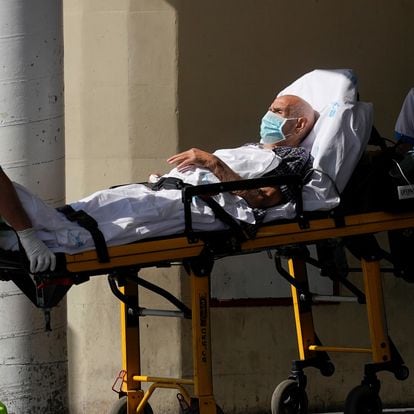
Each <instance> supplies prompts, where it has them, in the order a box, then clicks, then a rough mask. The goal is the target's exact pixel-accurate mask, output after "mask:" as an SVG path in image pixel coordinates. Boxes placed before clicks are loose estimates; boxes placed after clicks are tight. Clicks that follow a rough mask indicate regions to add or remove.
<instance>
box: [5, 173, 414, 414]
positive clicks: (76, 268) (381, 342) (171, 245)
mask: <svg viewBox="0 0 414 414" xmlns="http://www.w3.org/2000/svg"><path fill="white" fill-rule="evenodd" d="M290 179H292V181H295V179H294V178H293V177H291V178H290ZM279 180H283V181H284V180H286V178H284V177H283V178H279ZM263 185H269V179H268V178H266V179H256V180H250V181H249V182H248V183H246V182H244V181H240V182H231V183H224V184H220V185H219V186H217V185H214V184H213V185H207V186H200V187H190V188H187V189H184V190H183V198H184V201H185V200H187V201H188V200H191V198H192V197H193V196H195V195H196V194H200V193H202V192H207V193H211V192H212V191H217V190H218V189H220V190H221V191H230V190H234V189H237V188H246V186H247V187H255V186H263ZM218 187H220V188H218ZM334 213H335V214H333V212H329V213H322V214H321V213H319V214H316V215H315V214H311V215H309V214H307V213H306V212H304V211H302V210H301V208H300V203H298V204H297V217H296V218H295V219H294V220H286V221H285V222H277V223H274V224H267V225H264V226H261V227H260V228H259V229H258V230H257V233H256V234H255V236H254V237H253V238H248V237H246V236H243V235H242V234H240V233H236V232H234V230H232V229H228V230H223V231H219V232H213V233H211V232H209V233H200V232H195V231H193V229H192V226H191V218H190V217H189V218H188V221H187V226H186V232H185V233H184V234H182V235H176V236H170V237H166V238H160V239H150V240H144V241H139V242H137V243H131V244H127V245H124V246H115V247H110V248H109V249H108V253H109V257H110V261H109V262H101V261H100V259H99V256H98V254H97V252H96V251H95V250H93V251H87V252H83V253H79V254H74V255H64V254H58V268H57V270H56V271H55V272H54V273H53V274H47V273H46V274H42V275H37V276H36V277H35V282H34V283H33V281H32V279H31V278H30V276H29V275H28V273H27V271H26V270H25V268H24V266H23V265H22V262H21V261H20V259H19V258H18V257H17V255H18V253H16V254H15V257H13V255H12V254H10V252H8V253H7V254H5V252H3V253H2V256H1V258H0V263H1V266H0V275H1V278H2V279H3V280H13V281H14V283H16V284H17V285H18V286H19V287H20V288H21V289H22V290H23V292H25V293H26V295H27V296H28V297H29V298H30V299H31V300H32V301H33V302H34V303H35V304H36V305H37V306H39V307H42V308H45V309H49V308H50V307H52V306H54V305H56V304H57V303H58V302H59V300H60V299H61V298H62V297H63V296H64V295H65V294H66V292H67V290H68V289H69V288H70V286H71V285H73V284H79V283H83V282H86V281H87V280H89V278H90V277H92V276H94V275H101V274H108V275H109V276H108V279H109V284H110V287H111V289H112V291H113V292H114V294H115V295H116V296H117V297H118V298H119V299H120V300H121V303H122V305H121V312H122V315H123V318H122V320H123V323H122V350H123V369H122V371H121V374H120V376H119V382H120V395H121V396H122V397H123V398H121V399H120V401H119V404H117V405H116V406H115V407H114V408H113V411H112V412H113V413H115V412H116V413H128V414H132V413H147V414H148V413H151V412H152V410H151V408H150V405H149V403H148V400H149V398H150V397H151V395H152V393H153V392H154V390H155V389H157V388H174V389H177V390H178V391H179V394H178V395H179V402H180V404H181V407H182V412H183V413H200V414H215V413H220V412H221V410H220V409H219V408H218V407H216V401H215V399H214V394H213V387H212V368H211V342H210V305H209V300H210V291H209V280H210V274H211V271H212V268H213V265H214V261H215V260H217V259H219V258H221V257H223V256H229V255H245V254H250V253H253V252H257V251H262V250H273V249H276V251H277V250H278V249H279V248H280V251H279V254H278V255H277V258H278V260H277V261H276V262H277V269H278V272H279V274H281V275H282V276H283V277H285V278H286V279H287V280H288V281H289V282H290V283H291V291H292V298H293V309H294V314H295V321H296V330H297V340H298V350H299V358H298V360H295V361H293V366H292V371H291V373H290V375H289V378H288V379H287V380H286V381H283V382H282V383H281V384H279V385H278V387H277V388H276V390H275V392H274V394H273V398H272V414H276V413H286V412H287V413H306V412H307V395H306V390H305V388H306V375H305V373H304V370H305V368H307V367H316V368H318V369H319V370H320V372H321V373H322V374H323V375H326V376H330V375H332V374H333V372H334V367H333V364H332V362H331V361H330V359H329V356H328V352H359V353H368V354H370V355H371V358H372V363H370V364H367V365H366V366H365V375H364V378H363V380H362V383H361V385H360V386H358V387H356V388H355V389H354V390H352V391H351V392H350V394H349V395H348V399H347V402H346V406H345V412H347V413H355V412H381V401H380V397H379V389H380V384H379V381H378V379H377V377H376V374H377V373H378V372H379V371H383V370H387V371H390V372H393V373H394V375H395V377H396V378H397V379H400V380H403V379H405V378H407V376H408V369H407V367H406V366H405V365H404V363H403V360H402V358H401V356H400V355H399V353H398V351H397V349H396V347H395V346H394V344H393V343H392V341H391V339H390V338H389V335H388V331H387V326H386V322H385V310H384V305H383V292H382V285H381V274H380V273H381V268H380V261H381V260H382V259H383V258H384V252H383V251H382V250H381V249H379V248H378V246H377V245H376V244H375V243H372V235H373V234H375V233H378V232H384V231H388V232H390V233H391V234H392V233H393V232H394V233H395V232H399V231H401V230H404V229H410V228H414V209H413V210H411V209H408V211H402V212H401V211H398V212H384V211H370V212H364V213H362V214H349V215H348V214H346V215H343V214H342V213H341V212H338V211H337V210H336V211H334ZM332 238H335V239H338V238H339V239H342V240H346V241H347V244H348V245H349V246H350V247H351V249H352V250H353V252H354V253H355V254H356V255H359V257H360V261H361V268H362V273H363V281H364V292H360V291H359V290H358V289H357V288H356V287H355V286H353V285H352V284H351V283H350V282H349V281H348V280H347V279H346V278H344V277H343V276H342V277H341V276H339V275H335V274H330V276H331V277H332V278H333V279H334V280H337V281H339V282H341V283H343V284H344V286H345V287H347V288H348V289H350V290H351V291H352V293H354V295H355V298H356V301H358V302H359V303H363V304H366V312H367V316H368V323H369V331H370V338H371V346H370V347H369V348H351V347H349V348H347V347H335V346H330V345H323V344H322V343H321V342H320V340H319V338H318V336H317V334H316V332H315V329H314V324H313V316H312V304H313V303H314V297H313V295H312V293H311V292H310V291H309V285H308V279H307V270H306V263H312V259H311V258H310V257H309V255H308V253H307V250H306V245H308V244H311V243H312V244H314V243H316V244H317V243H318V242H319V241H323V240H327V239H332ZM408 241H409V242H411V243H412V239H409V240H408ZM353 242H355V244H354V245H353ZM406 243H407V240H405V241H404V245H406ZM361 246H363V247H361ZM411 246H412V244H411ZM281 256H284V257H287V258H288V263H289V270H288V271H286V270H284V269H283V268H282V266H281V265H280V260H279V259H280V257H281ZM241 260H242V259H241ZM391 260H392V259H391ZM177 263H180V264H183V265H184V267H185V269H186V271H187V272H188V274H189V277H190V279H191V309H189V308H187V306H185V305H184V304H183V303H181V302H180V301H179V300H178V299H176V298H174V297H173V296H172V295H171V294H169V293H168V292H165V291H163V290H162V289H160V288H158V287H157V286H154V285H152V284H151V283H149V282H146V281H144V280H142V279H140V278H139V276H138V272H139V270H141V269H143V268H147V267H165V266H170V265H173V264H177ZM312 264H315V262H313V263H312ZM396 264H397V267H398V265H399V269H400V272H402V273H404V270H406V269H405V268H404V264H401V263H399V264H398V263H396ZM317 265H320V266H321V267H323V263H319V264H318V263H317ZM408 266H409V264H408ZM409 270H410V271H411V269H409ZM333 273H335V272H333ZM404 276H405V277H407V278H408V277H410V275H407V274H406V273H404ZM138 286H142V287H144V288H146V289H150V290H152V291H153V292H155V293H157V294H160V295H162V296H164V297H165V298H166V299H168V300H169V301H170V302H171V303H172V304H174V305H175V306H176V307H177V311H160V310H149V309H143V308H140V307H139V304H138ZM50 289H52V290H50ZM48 290H49V291H48ZM336 300H338V301H339V300H340V299H339V298H336ZM143 315H165V316H182V317H185V318H191V321H192V334H193V359H194V376H193V379H191V380H190V379H178V378H162V377H152V376H146V375H143V374H142V373H141V371H140V353H139V316H143ZM142 382H149V383H151V386H150V387H149V389H148V390H147V391H146V392H145V393H144V392H143V391H142V388H141V383H142ZM188 386H192V387H194V395H192V396H190V394H189V393H188V391H187V389H186V387H188ZM361 407H362V408H361ZM367 407H368V408H367ZM361 409H362V410H368V409H369V410H371V411H361Z"/></svg>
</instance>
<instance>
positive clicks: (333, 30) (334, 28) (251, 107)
mask: <svg viewBox="0 0 414 414" xmlns="http://www.w3.org/2000/svg"><path fill="white" fill-rule="evenodd" d="M168 3H170V4H171V5H172V6H173V7H174V8H175V9H176V10H177V15H178V45H179V57H178V59H179V62H178V71H179V77H178V97H179V136H180V143H179V145H180V149H182V150H184V149H187V148H189V147H191V146H199V147H201V148H204V149H206V150H213V149H216V148H223V147H230V146H236V145H239V144H242V143H245V142H252V141H255V140H256V139H257V137H258V123H259V120H260V118H261V117H262V115H263V114H264V113H265V112H266V110H267V106H268V105H269V103H270V102H271V101H272V99H273V97H274V96H275V95H276V93H277V92H278V91H279V90H280V89H282V88H284V87H285V86H286V85H287V84H289V83H290V82H292V81H294V80H295V79H297V78H298V77H299V76H300V75H302V74H304V73H306V72H308V71H310V70H313V69H316V68H352V69H354V70H355V72H356V73H357V74H358V76H359V79H360V92H361V97H362V98H363V100H365V101H372V102H374V103H375V104H376V109H377V112H378V113H379V114H380V116H379V118H378V119H379V122H376V124H377V126H378V128H379V129H380V130H381V131H382V130H384V131H386V133H388V130H389V131H392V128H393V123H394V122H395V118H396V115H397V114H398V108H399V107H400V105H401V101H402V98H403V96H405V95H404V94H405V93H406V91H407V90H408V88H409V87H410V86H412V85H411V83H412V78H411V73H412V69H414V61H413V57H412V53H411V52H410V45H409V42H408V40H407V41H405V42H404V41H402V40H403V39H412V38H413V37H414V33H413V32H414V29H413V28H411V26H410V22H409V19H408V16H410V15H412V13H414V4H412V3H410V2H407V1H406V0H397V1H395V2H387V1H385V0H382V1H379V2H378V1H376V0H369V1H366V2H364V4H361V2H359V1H357V0H354V1H349V2H327V1H323V0H311V1H308V2H302V1H300V0H293V1H290V2H278V1H274V0H261V1H260V2H255V1H251V0H226V1H225V2H223V1H221V0H211V1H208V2H206V1H202V0H192V1H180V0H168ZM387 45H388V46H387ZM390 50H392V51H393V56H392V57H391V56H390V52H389V51H390ZM391 59H392V62H393V65H392V68H390V65H387V64H386V62H389V63H390V60H391ZM407 59H410V62H409V65H407V64H406V60H407ZM391 78H392V79H393V82H390V79H391Z"/></svg>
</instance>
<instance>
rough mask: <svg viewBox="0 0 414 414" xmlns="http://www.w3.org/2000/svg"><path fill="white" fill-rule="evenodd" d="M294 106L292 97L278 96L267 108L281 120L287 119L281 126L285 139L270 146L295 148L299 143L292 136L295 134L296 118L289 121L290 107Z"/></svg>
mask: <svg viewBox="0 0 414 414" xmlns="http://www.w3.org/2000/svg"><path fill="white" fill-rule="evenodd" d="M294 104H295V99H294V97H292V96H290V95H287V96H280V97H278V98H276V99H275V100H274V101H273V102H272V103H271V104H270V106H269V111H271V112H273V113H275V114H278V115H280V116H282V117H283V118H288V119H287V121H286V123H285V125H283V133H284V134H285V136H286V139H285V140H283V141H279V142H277V143H276V144H271V145H272V146H287V147H292V146H297V145H298V144H299V142H300V141H298V140H297V139H296V138H295V137H294V136H293V135H294V132H295V126H296V121H297V118H293V119H289V118H290V117H291V107H292V105H294ZM297 141H298V142H297Z"/></svg>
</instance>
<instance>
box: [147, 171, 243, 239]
mask: <svg viewBox="0 0 414 414" xmlns="http://www.w3.org/2000/svg"><path fill="white" fill-rule="evenodd" d="M186 187H192V185H191V184H188V183H185V182H184V181H183V180H181V179H180V178H176V177H162V178H161V179H160V180H158V181H157V182H156V183H155V184H152V185H151V187H150V188H151V189H152V190H154V191H159V190H182V189H184V188H186ZM200 198H201V199H202V200H203V201H204V202H205V203H206V204H207V205H208V206H209V207H210V208H211V210H213V213H214V215H215V216H216V217H217V218H218V219H219V220H221V221H222V222H223V223H224V224H227V226H229V228H230V229H231V230H232V231H233V232H234V234H235V235H236V237H237V238H238V240H240V241H245V240H247V239H249V238H251V237H250V236H249V232H248V231H247V230H245V229H244V228H243V227H242V226H241V225H240V223H239V222H238V221H237V220H235V219H234V217H232V216H231V215H230V214H229V213H227V211H226V210H224V208H223V207H221V205H220V204H219V203H217V201H216V200H214V199H213V198H211V197H210V196H200Z"/></svg>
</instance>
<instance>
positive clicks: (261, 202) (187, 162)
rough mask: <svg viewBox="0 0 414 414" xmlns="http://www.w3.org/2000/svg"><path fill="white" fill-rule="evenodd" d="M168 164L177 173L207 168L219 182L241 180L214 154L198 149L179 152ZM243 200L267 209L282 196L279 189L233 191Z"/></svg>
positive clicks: (278, 201) (277, 202)
mask: <svg viewBox="0 0 414 414" xmlns="http://www.w3.org/2000/svg"><path fill="white" fill-rule="evenodd" d="M167 162H168V163H169V164H175V165H176V167H177V169H178V171H181V172H184V171H186V170H188V169H190V168H192V167H194V166H196V167H202V168H207V169H208V170H210V171H211V172H212V173H213V174H214V175H215V176H216V177H217V178H218V179H219V180H220V181H223V182H224V181H235V180H241V179H242V178H241V177H240V175H239V174H237V173H236V172H234V171H233V170H232V169H231V168H230V167H229V166H228V165H227V164H225V163H224V162H223V161H222V160H221V159H220V158H218V157H216V156H215V155H214V154H210V153H209V152H206V151H202V150H200V149H198V148H191V149H190V150H188V151H184V152H181V153H179V154H176V155H174V156H172V157H171V158H169V159H168V160H167ZM233 194H236V195H238V196H240V197H242V198H244V199H245V200H246V201H247V203H248V204H249V205H250V206H251V207H257V208H267V207H272V206H275V205H277V204H280V203H281V202H282V200H283V194H282V192H281V191H280V189H279V187H262V188H258V189H253V190H241V191H234V192H233Z"/></svg>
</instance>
